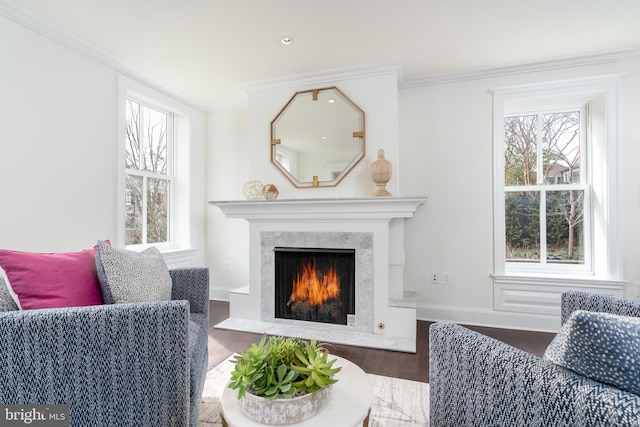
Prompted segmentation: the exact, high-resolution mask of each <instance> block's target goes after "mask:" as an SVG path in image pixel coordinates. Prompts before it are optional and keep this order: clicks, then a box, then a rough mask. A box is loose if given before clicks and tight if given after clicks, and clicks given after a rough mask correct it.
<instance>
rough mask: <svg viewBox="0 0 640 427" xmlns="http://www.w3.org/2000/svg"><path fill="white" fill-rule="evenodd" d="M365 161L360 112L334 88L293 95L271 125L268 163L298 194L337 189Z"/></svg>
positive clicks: (362, 112)
mask: <svg viewBox="0 0 640 427" xmlns="http://www.w3.org/2000/svg"><path fill="white" fill-rule="evenodd" d="M364 155H365V128H364V111H362V110H361V109H360V107H358V106H357V105H356V104H355V103H353V101H351V100H350V99H349V98H348V97H347V96H346V95H345V94H344V93H342V92H341V91H340V90H339V89H338V88H337V87H335V86H333V87H327V88H322V89H312V90H306V91H300V92H296V93H295V94H294V95H293V96H292V97H291V99H290V100H289V102H287V104H286V105H285V106H284V107H283V108H282V110H280V112H279V113H278V115H277V116H276V117H275V118H274V119H273V120H272V121H271V162H272V163H273V165H274V166H275V167H276V168H278V169H279V170H280V172H282V173H283V174H284V176H286V177H287V179H289V181H291V183H292V184H293V185H295V186H296V187H298V188H313V187H333V186H336V185H338V183H340V181H342V179H343V178H344V177H345V176H346V175H347V174H348V173H349V172H350V171H351V169H353V167H354V166H355V165H356V164H357V163H358V162H359V161H360V160H362V158H363V157H364Z"/></svg>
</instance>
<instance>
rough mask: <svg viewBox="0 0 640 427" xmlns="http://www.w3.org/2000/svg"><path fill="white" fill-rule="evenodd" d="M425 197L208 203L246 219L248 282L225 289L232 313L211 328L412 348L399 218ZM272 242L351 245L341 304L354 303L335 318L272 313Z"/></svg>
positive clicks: (412, 318)
mask: <svg viewBox="0 0 640 427" xmlns="http://www.w3.org/2000/svg"><path fill="white" fill-rule="evenodd" d="M424 201H425V199H424V198H402V197H375V198H351V199H339V198H338V199H292V200H285V199H277V200H269V201H264V200H262V201H246V200H243V201H226V202H225V201H222V202H210V203H212V204H214V205H216V206H218V207H219V208H220V209H221V210H222V211H223V212H224V214H225V216H226V217H227V218H244V219H246V220H247V221H248V222H249V283H248V284H247V285H246V286H242V287H240V288H237V289H234V290H232V291H231V292H230V293H229V300H230V302H229V314H230V316H229V318H228V319H226V320H224V321H223V322H221V323H220V324H218V325H216V328H222V329H233V330H240V331H247V332H254V333H266V334H270V335H283V336H296V337H301V338H305V339H311V338H316V339H318V340H320V341H324V342H331V343H336V344H349V345H357V346H363V347H374V348H385V349H390V350H396V351H408V352H415V351H416V292H415V291H411V290H407V289H405V283H404V277H403V270H404V223H405V220H406V219H407V218H411V217H412V216H413V214H414V212H415V210H416V208H417V206H419V205H420V204H422V203H424ZM276 248H314V249H315V248H321V249H324V248H332V249H350V250H354V251H355V255H354V256H353V258H354V263H355V267H354V282H355V290H354V291H353V300H352V301H350V302H345V301H342V302H341V304H343V305H352V304H353V306H354V307H355V309H354V310H351V311H349V310H347V311H346V315H345V314H341V315H340V316H341V317H343V319H342V320H341V321H340V322H341V323H326V322H324V321H312V320H309V321H306V320H303V321H301V320H297V319H294V318H287V316H290V315H291V314H290V313H289V314H287V312H286V310H285V311H284V317H280V316H283V313H282V312H281V313H279V314H278V316H276V305H277V304H276V283H275V282H276V280H275V277H276V273H275V270H276V261H275V258H276V255H277V254H278V253H279V252H280V251H279V250H278V251H276ZM332 255H335V254H332ZM277 256H278V257H280V255H277ZM298 256H302V255H300V254H299V255H298ZM322 256H324V255H322ZM317 263H318V262H316V264H317ZM294 268H295V267H288V270H293V269H294ZM289 274H292V273H289ZM290 280H292V279H291V278H290ZM341 289H343V287H342V282H341ZM292 291H293V289H291V290H284V292H283V293H284V296H283V297H282V298H283V299H286V301H288V300H289V298H290V296H291V292H292ZM278 292H282V291H278ZM343 292H344V291H341V293H343ZM285 304H286V302H285ZM351 313H353V314H351ZM315 315H316V314H315V313H310V314H308V317H309V319H312V318H313V316H315ZM344 316H346V324H342V323H344ZM325 320H326V319H325ZM352 320H353V322H352V323H351V321H352Z"/></svg>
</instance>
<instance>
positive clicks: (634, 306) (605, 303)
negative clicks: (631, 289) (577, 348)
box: [561, 291, 640, 325]
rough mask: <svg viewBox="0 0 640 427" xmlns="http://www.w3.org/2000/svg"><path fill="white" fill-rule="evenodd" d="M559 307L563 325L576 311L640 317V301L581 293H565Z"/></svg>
mask: <svg viewBox="0 0 640 427" xmlns="http://www.w3.org/2000/svg"><path fill="white" fill-rule="evenodd" d="M561 307H562V324H563V325H564V323H565V322H566V321H567V319H569V316H571V313H573V312H574V311H576V310H586V311H595V312H600V313H611V314H618V315H620V316H633V317H640V301H634V300H629V299H624V298H617V297H613V296H610V295H602V294H592V293H588V292H582V291H567V292H565V293H563V294H562V304H561Z"/></svg>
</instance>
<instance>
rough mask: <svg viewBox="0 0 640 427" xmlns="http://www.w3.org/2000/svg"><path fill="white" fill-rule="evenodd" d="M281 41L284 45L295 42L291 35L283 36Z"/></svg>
mask: <svg viewBox="0 0 640 427" xmlns="http://www.w3.org/2000/svg"><path fill="white" fill-rule="evenodd" d="M280 41H281V42H282V44H283V45H286V46H289V45H290V44H293V37H291V36H282V38H281V39H280Z"/></svg>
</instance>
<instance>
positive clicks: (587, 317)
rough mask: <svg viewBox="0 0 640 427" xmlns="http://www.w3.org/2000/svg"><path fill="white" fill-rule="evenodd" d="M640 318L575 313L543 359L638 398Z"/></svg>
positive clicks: (639, 381)
mask: <svg viewBox="0 0 640 427" xmlns="http://www.w3.org/2000/svg"><path fill="white" fill-rule="evenodd" d="M639 355H640V318H637V317H627V316H618V315H615V314H609V313H595V312H590V311H583V310H577V311H574V312H573V313H572V314H571V316H570V317H569V320H567V322H566V323H565V324H564V326H563V327H562V329H561V330H560V332H558V335H556V337H555V338H554V339H553V341H552V342H551V344H549V347H548V348H547V350H546V351H545V353H544V358H545V359H548V360H550V361H552V362H553V363H555V364H557V365H560V366H563V367H565V368H567V369H571V370H572V371H575V372H577V373H578V374H580V375H583V376H585V377H588V378H591V379H593V380H596V381H599V382H601V383H605V384H610V385H612V386H614V387H617V388H619V389H621V390H624V391H628V392H631V393H635V394H638V395H640V357H639Z"/></svg>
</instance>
